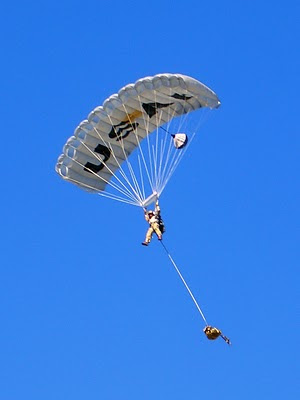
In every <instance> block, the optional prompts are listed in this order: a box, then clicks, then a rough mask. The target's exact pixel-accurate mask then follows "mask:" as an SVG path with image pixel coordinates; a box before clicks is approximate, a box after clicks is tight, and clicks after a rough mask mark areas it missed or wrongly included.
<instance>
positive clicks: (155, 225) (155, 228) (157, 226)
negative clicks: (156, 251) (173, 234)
mask: <svg viewBox="0 0 300 400" xmlns="http://www.w3.org/2000/svg"><path fill="white" fill-rule="evenodd" d="M145 220H146V221H147V222H148V223H149V225H150V226H149V229H148V230H147V233H146V239H145V241H144V242H143V243H142V245H143V246H148V244H149V243H150V242H151V239H152V235H153V232H155V233H156V235H157V239H158V240H162V234H163V233H164V231H165V229H164V225H163V222H162V219H161V216H160V207H159V204H158V200H157V201H156V203H155V210H154V211H151V210H150V211H147V210H145Z"/></svg>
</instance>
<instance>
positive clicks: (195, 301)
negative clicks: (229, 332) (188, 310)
mask: <svg viewBox="0 0 300 400" xmlns="http://www.w3.org/2000/svg"><path fill="white" fill-rule="evenodd" d="M160 243H161V244H162V246H163V248H164V249H165V252H166V254H167V256H168V257H169V259H170V261H171V263H172V264H173V266H174V268H175V270H176V272H177V274H178V275H179V277H180V279H181V280H182V282H183V284H184V286H185V287H186V289H187V291H188V292H189V295H190V296H191V298H192V300H193V302H194V304H195V306H196V307H197V309H198V311H199V313H200V315H201V317H202V319H203V321H204V322H205V324H206V325H208V323H207V321H206V318H205V316H204V314H203V312H202V310H201V308H200V307H199V304H198V303H197V300H196V299H195V297H194V295H193V293H192V291H191V289H190V288H189V287H188V285H187V283H186V281H185V280H184V278H183V276H182V275H181V272H180V271H179V269H178V267H177V265H176V263H175V261H174V260H173V258H172V256H171V254H170V253H169V251H168V250H167V248H166V246H165V244H164V243H163V241H162V240H161V242H160Z"/></svg>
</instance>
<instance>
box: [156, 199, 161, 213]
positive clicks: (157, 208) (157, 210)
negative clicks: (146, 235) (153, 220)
mask: <svg viewBox="0 0 300 400" xmlns="http://www.w3.org/2000/svg"><path fill="white" fill-rule="evenodd" d="M155 212H156V213H157V214H158V215H159V214H160V207H159V204H158V200H157V201H156V203H155Z"/></svg>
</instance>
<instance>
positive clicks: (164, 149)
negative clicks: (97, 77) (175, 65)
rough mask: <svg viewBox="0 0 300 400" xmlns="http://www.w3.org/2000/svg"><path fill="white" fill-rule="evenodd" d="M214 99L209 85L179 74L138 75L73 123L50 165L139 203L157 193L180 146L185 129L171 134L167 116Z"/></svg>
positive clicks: (89, 186)
mask: <svg viewBox="0 0 300 400" xmlns="http://www.w3.org/2000/svg"><path fill="white" fill-rule="evenodd" d="M219 105H220V101H219V99H218V97H217V95H216V94H215V93H214V92H213V91H212V90H211V89H209V88H208V87H206V86H205V85H203V84H202V83H201V82H199V81H197V80H195V79H193V78H191V77H188V76H185V75H180V74H159V75H155V76H153V77H146V78H143V79H139V80H138V81H137V82H135V83H134V84H129V85H126V86H124V87H123V88H122V89H120V91H119V92H118V93H117V94H113V95H112V96H110V97H109V98H108V99H107V100H105V101H104V103H103V105H102V106H99V107H96V108H95V109H94V110H93V111H92V112H91V113H90V114H89V116H88V119H87V120H84V121H82V122H81V123H80V124H79V125H78V127H77V128H76V129H75V131H74V134H73V136H71V137H70V138H69V139H68V141H67V143H66V144H65V146H64V148H63V154H61V156H60V157H59V158H58V161H57V164H56V171H57V173H58V174H59V175H60V176H61V177H62V178H63V179H65V180H68V181H70V182H72V183H74V184H76V185H78V186H79V187H80V188H82V189H85V190H88V191H92V192H97V193H99V194H102V195H104V196H107V197H111V198H114V199H116V200H120V201H125V202H128V203H131V204H134V205H139V206H143V205H144V204H145V200H146V199H149V198H151V196H152V197H153V198H157V197H158V196H159V195H160V194H161V192H162V190H163V189H164V187H165V185H166V183H167V181H168V180H169V179H170V176H171V175H172V174H173V172H174V170H175V168H176V166H177V165H178V162H179V160H180V158H181V157H182V155H183V154H182V152H183V151H185V149H186V148H184V149H183V147H185V144H186V143H187V137H186V135H185V134H182V133H180V134H178V133H175V135H171V134H172V133H174V132H169V129H170V128H169V127H170V122H171V121H172V120H173V119H174V118H175V117H179V116H186V115H187V114H188V113H190V112H191V111H194V110H197V109H199V108H209V109H213V108H217V107H218V106H219ZM166 128H167V129H166ZM152 132H153V135H151V133H152ZM172 137H173V139H172ZM172 142H173V145H172ZM132 153H135V161H134V160H133V159H132V156H131V157H130V155H131V154H132ZM153 194H155V195H153Z"/></svg>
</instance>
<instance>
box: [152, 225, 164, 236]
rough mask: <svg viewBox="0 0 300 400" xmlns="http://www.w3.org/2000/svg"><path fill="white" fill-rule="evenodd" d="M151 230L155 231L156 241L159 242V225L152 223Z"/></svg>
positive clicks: (160, 234)
mask: <svg viewBox="0 0 300 400" xmlns="http://www.w3.org/2000/svg"><path fill="white" fill-rule="evenodd" d="M152 228H153V230H154V231H155V233H156V234H157V237H158V240H161V239H162V233H161V230H160V229H159V224H158V223H157V222H154V224H152Z"/></svg>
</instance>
